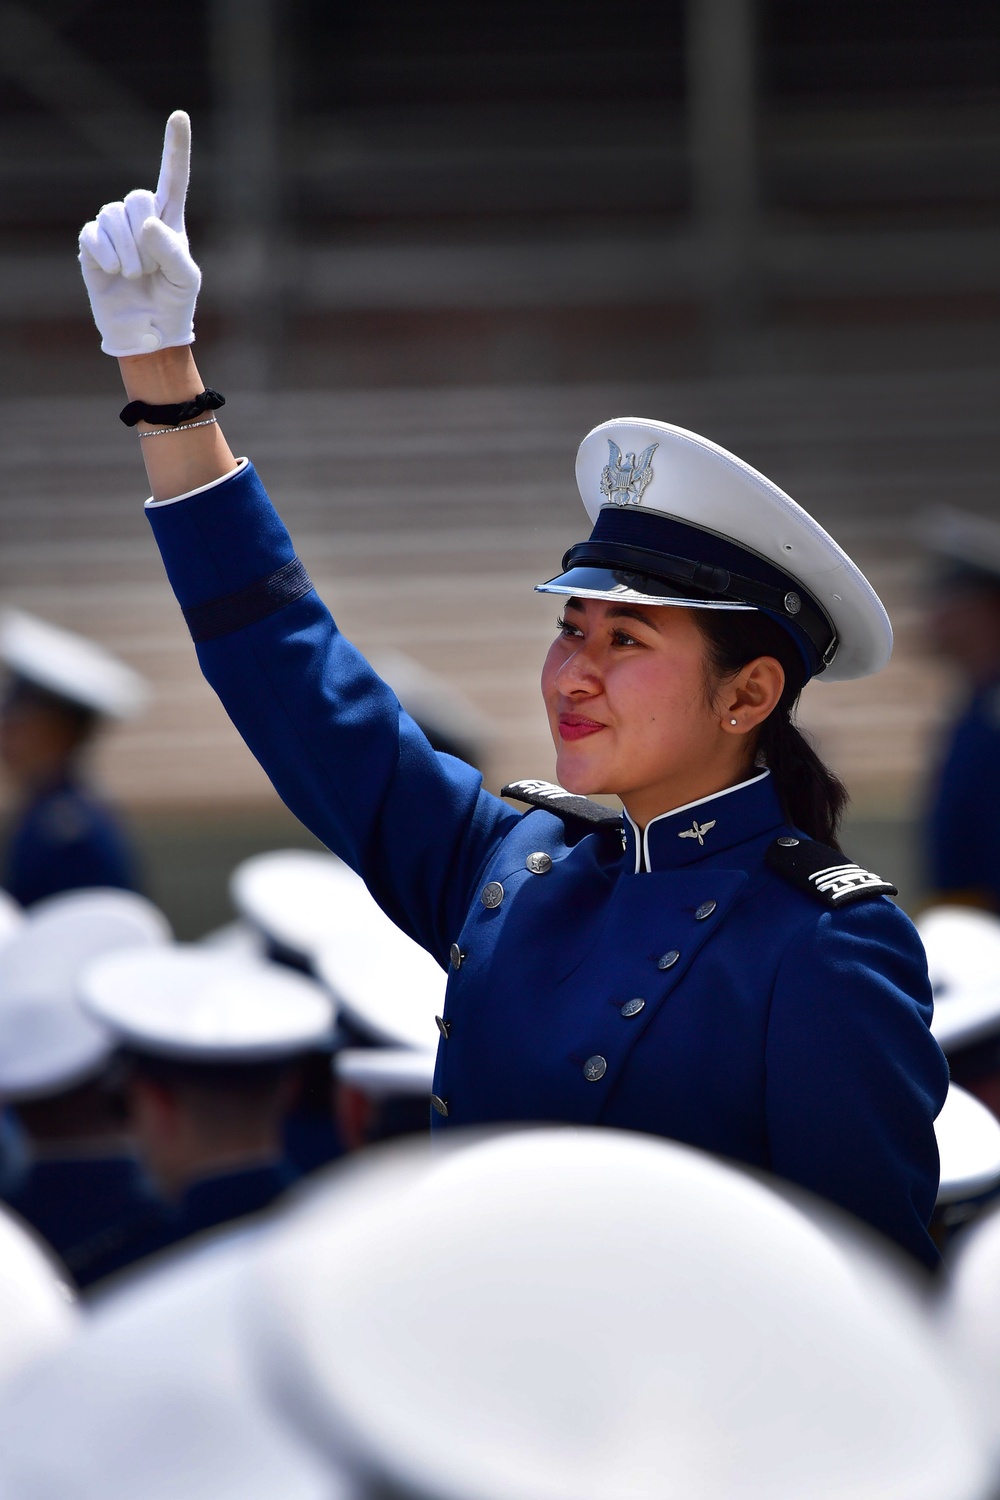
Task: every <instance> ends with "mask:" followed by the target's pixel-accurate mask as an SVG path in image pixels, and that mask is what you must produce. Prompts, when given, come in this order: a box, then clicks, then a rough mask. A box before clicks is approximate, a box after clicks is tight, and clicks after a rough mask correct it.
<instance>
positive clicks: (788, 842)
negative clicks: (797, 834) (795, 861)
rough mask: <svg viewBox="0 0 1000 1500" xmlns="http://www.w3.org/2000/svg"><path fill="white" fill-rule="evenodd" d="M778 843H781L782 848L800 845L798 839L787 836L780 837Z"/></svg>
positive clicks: (792, 847)
mask: <svg viewBox="0 0 1000 1500" xmlns="http://www.w3.org/2000/svg"><path fill="white" fill-rule="evenodd" d="M778 843H779V844H780V845H781V847H782V849H796V848H797V847H798V843H799V841H798V839H788V838H785V839H779V840H778Z"/></svg>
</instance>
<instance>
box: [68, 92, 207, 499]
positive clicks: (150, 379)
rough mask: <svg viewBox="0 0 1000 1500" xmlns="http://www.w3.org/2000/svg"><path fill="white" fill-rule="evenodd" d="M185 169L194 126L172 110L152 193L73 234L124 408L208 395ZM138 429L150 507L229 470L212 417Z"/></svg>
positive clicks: (138, 194) (106, 211)
mask: <svg viewBox="0 0 1000 1500" xmlns="http://www.w3.org/2000/svg"><path fill="white" fill-rule="evenodd" d="M190 164H191V121H190V120H189V119H188V116H187V115H186V114H185V113H184V111H183V110H175V112H174V113H173V114H172V115H171V116H170V119H169V120H168V121H167V128H166V133H165V135H164V138H163V159H162V161H161V163H160V176H159V180H158V182H157V185H156V191H155V192H150V191H149V190H148V189H147V188H136V189H135V190H134V191H133V192H131V193H129V194H128V196H127V197H126V198H125V199H124V201H123V202H120V203H106V204H105V205H104V207H103V208H102V209H101V211H100V213H99V214H98V215H97V218H96V219H92V220H91V221H90V223H89V224H85V225H84V227H83V230H82V232H81V234H80V266H81V269H82V271H83V279H84V282H85V283H86V286H87V292H88V295H89V297H90V305H91V308H92V309H93V313H94V321H95V322H96V324H97V327H98V329H99V330H100V333H101V348H102V349H103V350H104V352H105V354H113V355H116V356H117V358H118V366H119V369H120V370H121V374H122V381H123V383H124V385H125V390H126V392H127V393H128V398H129V401H143V402H146V403H148V404H149V405H151V406H173V405H177V404H180V403H181V402H185V401H190V400H192V399H193V398H194V397H195V396H198V395H200V394H201V392H202V391H203V390H204V389H205V383H204V381H203V380H202V378H201V375H200V374H199V372H198V366H197V365H196V364H195V362H194V356H193V355H192V353H191V345H192V344H193V342H194V309H195V302H196V301H197V297H198V291H199V289H200V286H201V272H200V271H199V269H198V267H197V265H196V264H195V262H194V260H193V259H192V257H191V251H190V249H189V248H188V239H187V231H186V230H185V227H184V202H185V199H186V198H187V189H188V177H189V175H190ZM196 423H197V425H195V424H196ZM165 426H166V430H165V431H164V430H163V429H164V427H165ZM136 430H137V431H138V433H139V434H140V439H141V448H142V456H143V459H144V460H145V464H146V473H147V475H148V476H149V483H150V488H151V489H152V492H153V497H154V499H156V500H169V499H171V498H172V497H173V496H174V495H184V494H187V492H188V491H189V490H193V489H198V488H199V487H200V486H201V485H204V484H211V483H212V482H213V481H214V480H216V479H221V478H222V476H223V475H224V474H227V473H229V472H230V471H231V470H232V469H233V468H234V467H235V465H236V460H235V458H234V457H233V454H232V452H231V450H230V448H229V445H228V443H227V442H226V440H225V437H224V436H223V432H222V426H221V424H220V423H219V421H218V419H216V420H215V421H212V420H211V414H210V413H205V414H201V413H199V414H197V415H196V416H194V417H192V418H189V419H188V420H187V421H186V422H182V423H181V424H179V425H178V426H177V427H174V428H171V427H170V426H169V425H167V424H164V423H162V422H161V423H155V422H145V421H141V420H140V421H139V422H138V423H137V424H136ZM153 433H156V434H157V436H152V435H151V434H153ZM143 434H147V435H146V436H143Z"/></svg>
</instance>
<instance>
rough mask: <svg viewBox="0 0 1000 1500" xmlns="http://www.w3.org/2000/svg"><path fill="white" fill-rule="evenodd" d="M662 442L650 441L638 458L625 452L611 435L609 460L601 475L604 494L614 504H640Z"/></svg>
mask: <svg viewBox="0 0 1000 1500" xmlns="http://www.w3.org/2000/svg"><path fill="white" fill-rule="evenodd" d="M659 446H660V445H659V443H650V445H649V447H648V448H644V449H643V450H642V452H641V453H640V454H639V457H638V458H636V456H635V454H634V453H626V454H624V456H623V454H622V450H621V449H620V448H619V446H618V444H617V443H615V442H613V441H612V440H611V438H608V461H607V463H606V464H605V466H604V473H603V474H602V475H601V494H602V495H607V497H608V499H609V500H610V501H611V503H612V505H640V504H641V503H642V497H643V494H644V493H645V490H646V486H647V485H648V484H649V481H650V480H651V479H652V477H653V454H654V453H655V452H656V450H657V448H658V447H659Z"/></svg>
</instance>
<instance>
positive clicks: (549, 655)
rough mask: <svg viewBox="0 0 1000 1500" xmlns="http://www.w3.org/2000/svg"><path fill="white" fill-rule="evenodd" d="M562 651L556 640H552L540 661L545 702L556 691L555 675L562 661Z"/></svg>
mask: <svg viewBox="0 0 1000 1500" xmlns="http://www.w3.org/2000/svg"><path fill="white" fill-rule="evenodd" d="M563 654H564V653H563V651H562V649H561V648H560V644H559V642H558V641H553V643H552V645H551V646H550V647H549V649H548V651H547V652H546V654H545V660H544V661H543V662H542V683H541V685H542V697H543V698H544V699H545V701H546V703H547V702H548V701H549V700H550V699H551V698H553V697H554V696H555V694H556V693H557V692H558V686H557V684H556V677H557V675H558V673H559V668H560V667H561V666H562V663H563Z"/></svg>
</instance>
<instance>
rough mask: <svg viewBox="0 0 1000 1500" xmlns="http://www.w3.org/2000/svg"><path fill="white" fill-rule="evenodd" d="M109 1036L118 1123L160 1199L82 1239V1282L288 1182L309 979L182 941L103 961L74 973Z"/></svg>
mask: <svg viewBox="0 0 1000 1500" xmlns="http://www.w3.org/2000/svg"><path fill="white" fill-rule="evenodd" d="M82 995H83V1001H84V1006H85V1008H86V1010H87V1013H88V1014H89V1015H90V1016H91V1017H93V1018H94V1019H95V1020H96V1021H97V1022H98V1023H99V1024H100V1025H102V1026H104V1027H106V1028H107V1030H108V1031H109V1032H110V1033H111V1035H112V1036H114V1038H115V1040H116V1041H117V1043H118V1046H119V1057H120V1061H121V1064H122V1066H123V1067H124V1070H125V1092H126V1099H127V1104H128V1118H129V1121H130V1124H131V1128H132V1130H133V1131H134V1134H135V1138H136V1142H137V1147H138V1151H139V1155H140V1158H141V1160H142V1161H143V1164H144V1165H145V1167H146V1169H147V1171H148V1172H149V1174H150V1176H151V1178H152V1179H153V1182H154V1183H155V1185H156V1187H157V1189H158V1191H159V1193H160V1195H161V1199H162V1202H161V1203H160V1204H159V1205H158V1206H157V1207H156V1208H155V1209H153V1210H152V1211H147V1212H139V1213H137V1214H135V1215H134V1216H133V1218H132V1220H131V1221H129V1222H125V1223H122V1224H120V1225H119V1226H117V1227H116V1228H115V1229H114V1230H112V1231H110V1232H109V1233H107V1234H102V1235H97V1236H95V1237H94V1239H93V1240H92V1241H91V1242H90V1243H89V1244H87V1245H84V1246H82V1247H81V1248H80V1249H79V1251H78V1252H77V1254H76V1255H75V1256H74V1257H73V1259H72V1261H71V1262H70V1269H71V1270H72V1272H73V1274H74V1275H75V1276H76V1278H77V1281H78V1282H79V1284H80V1285H81V1286H87V1285H89V1284H91V1283H92V1282H95V1281H98V1280H100V1279H101V1278H103V1277H105V1276H108V1275H110V1274H111V1273H112V1272H115V1271H119V1270H121V1269H123V1268H124V1267H125V1266H128V1265H131V1264H132V1263H133V1262H135V1261H138V1260H141V1259H143V1258H145V1257H146V1256H148V1255H152V1254H154V1253H156V1252H157V1251H159V1250H163V1249H165V1248H166V1247H167V1246H169V1245H173V1244H177V1243H179V1242H180V1241H181V1240H186V1239H189V1238H190V1237H191V1236H192V1235H196V1234H200V1233H201V1232H202V1231H204V1230H207V1229H213V1228H215V1227H217V1226H219V1225H222V1224H226V1223H230V1222H232V1221H234V1220H238V1219H243V1218H245V1217H246V1216H247V1215H248V1214H255V1213H259V1212H261V1210H263V1209H265V1208H269V1207H270V1206H271V1204H272V1203H274V1201H275V1200H276V1199H277V1198H279V1197H280V1195H281V1194H282V1193H283V1192H284V1191H285V1190H286V1188H288V1187H289V1186H290V1185H291V1184H292V1182H293V1181H294V1180H295V1178H296V1175H297V1174H296V1172H295V1170H294V1168H293V1167H292V1165H291V1163H290V1162H289V1161H288V1159H287V1157H286V1156H285V1155H284V1152H283V1147H282V1134H281V1132H282V1122H283V1119H284V1115H285V1112H286V1109H287V1107H288V1103H289V1098H290V1094H291V1091H292V1087H293V1078H294V1066H295V1063H296V1061H297V1060H298V1059H299V1058H300V1057H301V1055H302V1054H303V1053H304V1052H306V1051H308V1050H309V1049H310V1048H313V1047H316V1046H318V1045H320V1044H321V1043H322V1042H323V1041H324V1040H326V1039H328V1037H329V1033H330V1030H331V1025H332V1007H331V1004H330V1002H329V1000H328V999H327V997H326V996H325V995H324V994H323V992H322V990H321V989H320V988H319V986H318V985H316V984H315V983H313V982H312V981H311V980H308V979H306V978H305V977H304V976H302V975H299V974H294V973H291V972H289V971H287V970H285V969H282V968H280V967H279V966H278V965H275V964H267V963H264V962H256V961H251V960H246V959H243V960H240V959H233V958H232V957H230V956H227V955H224V954H221V955H220V954H214V953H211V952H210V951H206V950H205V949H199V948H195V947H191V948H185V947H173V948H165V949H163V950H162V951H160V952H157V953H134V954H123V955H116V956H115V957H114V958H112V959H109V960H104V961H101V962H99V963H97V964H95V965H93V966H91V967H90V968H89V969H88V971H87V972H86V974H85V975H84V976H83V981H82Z"/></svg>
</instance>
